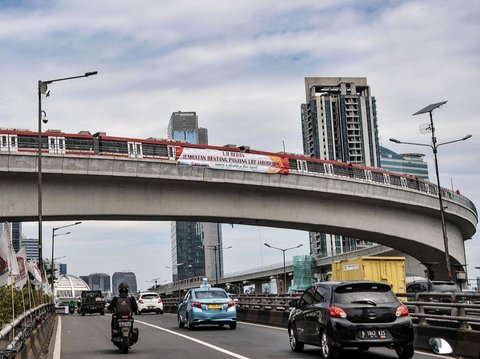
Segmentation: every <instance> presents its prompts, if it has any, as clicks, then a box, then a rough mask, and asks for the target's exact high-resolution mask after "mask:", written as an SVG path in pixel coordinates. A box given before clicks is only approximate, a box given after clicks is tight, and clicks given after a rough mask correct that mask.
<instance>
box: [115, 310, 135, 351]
mask: <svg viewBox="0 0 480 359" xmlns="http://www.w3.org/2000/svg"><path fill="white" fill-rule="evenodd" d="M137 341H138V328H134V327H133V318H132V317H131V316H128V315H121V316H119V317H118V318H115V324H114V328H113V329H112V342H113V344H114V345H115V346H116V347H117V348H118V349H120V351H121V352H122V353H123V354H127V353H128V350H129V349H130V347H131V346H132V345H133V344H135V343H136V342H137Z"/></svg>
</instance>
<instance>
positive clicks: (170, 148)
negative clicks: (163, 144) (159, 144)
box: [167, 146, 177, 160]
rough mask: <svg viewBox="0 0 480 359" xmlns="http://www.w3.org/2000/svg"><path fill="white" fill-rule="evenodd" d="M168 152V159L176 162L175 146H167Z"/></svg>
mask: <svg viewBox="0 0 480 359" xmlns="http://www.w3.org/2000/svg"><path fill="white" fill-rule="evenodd" d="M167 152H168V159H169V160H176V157H177V150H176V148H175V146H167Z"/></svg>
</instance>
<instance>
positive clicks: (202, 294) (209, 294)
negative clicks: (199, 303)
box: [195, 290, 228, 299]
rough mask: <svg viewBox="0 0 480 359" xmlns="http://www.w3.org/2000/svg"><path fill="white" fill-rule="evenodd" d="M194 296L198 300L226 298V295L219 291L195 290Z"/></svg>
mask: <svg viewBox="0 0 480 359" xmlns="http://www.w3.org/2000/svg"><path fill="white" fill-rule="evenodd" d="M195 296H196V297H197V298H198V299H215V298H228V295H227V293H225V292H224V291H221V290H196V291H195Z"/></svg>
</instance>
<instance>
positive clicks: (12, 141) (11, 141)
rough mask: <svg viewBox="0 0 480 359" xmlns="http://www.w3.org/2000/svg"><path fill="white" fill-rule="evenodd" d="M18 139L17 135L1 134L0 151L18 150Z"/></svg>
mask: <svg viewBox="0 0 480 359" xmlns="http://www.w3.org/2000/svg"><path fill="white" fill-rule="evenodd" d="M17 150H18V141H17V135H0V151H1V152H17Z"/></svg>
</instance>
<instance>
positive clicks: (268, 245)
mask: <svg viewBox="0 0 480 359" xmlns="http://www.w3.org/2000/svg"><path fill="white" fill-rule="evenodd" d="M263 244H264V245H265V246H267V247H269V248H272V246H271V245H270V244H268V243H263Z"/></svg>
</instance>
